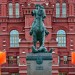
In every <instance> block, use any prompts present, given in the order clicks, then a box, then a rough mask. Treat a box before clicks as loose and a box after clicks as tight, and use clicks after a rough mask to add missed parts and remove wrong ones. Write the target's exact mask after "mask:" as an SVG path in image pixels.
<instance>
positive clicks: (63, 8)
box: [62, 3, 66, 17]
mask: <svg viewBox="0 0 75 75" xmlns="http://www.w3.org/2000/svg"><path fill="white" fill-rule="evenodd" d="M62 17H66V3H62Z"/></svg>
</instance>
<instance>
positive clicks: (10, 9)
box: [9, 3, 13, 17]
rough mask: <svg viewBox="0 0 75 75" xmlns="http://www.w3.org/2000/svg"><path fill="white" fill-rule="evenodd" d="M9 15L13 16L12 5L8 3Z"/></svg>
mask: <svg viewBox="0 0 75 75" xmlns="http://www.w3.org/2000/svg"><path fill="white" fill-rule="evenodd" d="M9 17H13V5H12V3H9Z"/></svg>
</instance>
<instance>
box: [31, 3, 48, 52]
mask: <svg viewBox="0 0 75 75" xmlns="http://www.w3.org/2000/svg"><path fill="white" fill-rule="evenodd" d="M35 8H36V9H34V10H33V11H32V13H31V14H32V16H34V21H33V23H32V27H31V29H30V35H32V36H33V46H32V52H33V53H38V52H47V49H46V47H45V46H44V42H45V36H47V35H48V34H49V32H48V31H47V29H46V27H45V25H44V19H45V18H46V13H45V9H44V7H43V6H42V5H40V4H36V5H35ZM37 41H39V44H40V45H39V48H37V47H36V44H37Z"/></svg>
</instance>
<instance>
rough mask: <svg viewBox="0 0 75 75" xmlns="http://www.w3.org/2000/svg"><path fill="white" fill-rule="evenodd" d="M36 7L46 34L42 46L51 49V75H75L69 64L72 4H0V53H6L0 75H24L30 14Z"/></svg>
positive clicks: (21, 0)
mask: <svg viewBox="0 0 75 75" xmlns="http://www.w3.org/2000/svg"><path fill="white" fill-rule="evenodd" d="M38 3H39V4H42V5H43V6H44V7H45V10H46V14H47V16H46V19H45V21H44V23H45V25H46V28H47V29H48V31H49V32H50V34H49V35H48V36H47V37H46V40H45V46H46V47H47V49H48V50H50V48H55V51H54V52H53V65H52V69H53V70H52V75H75V65H74V64H71V52H72V51H75V42H74V41H75V0H0V50H1V51H2V50H6V52H7V62H6V63H5V64H4V65H2V68H1V69H2V75H27V64H26V53H28V52H31V46H32V37H31V36H30V35H29V30H30V27H31V25H32V22H33V17H32V16H31V12H32V10H33V9H34V8H35V4H38Z"/></svg>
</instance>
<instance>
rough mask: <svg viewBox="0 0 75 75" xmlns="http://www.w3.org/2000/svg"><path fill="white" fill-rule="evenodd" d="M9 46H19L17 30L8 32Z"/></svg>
mask: <svg viewBox="0 0 75 75" xmlns="http://www.w3.org/2000/svg"><path fill="white" fill-rule="evenodd" d="M10 47H19V32H18V31H17V30H12V31H11V32H10Z"/></svg>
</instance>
